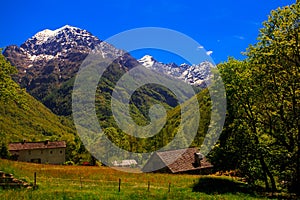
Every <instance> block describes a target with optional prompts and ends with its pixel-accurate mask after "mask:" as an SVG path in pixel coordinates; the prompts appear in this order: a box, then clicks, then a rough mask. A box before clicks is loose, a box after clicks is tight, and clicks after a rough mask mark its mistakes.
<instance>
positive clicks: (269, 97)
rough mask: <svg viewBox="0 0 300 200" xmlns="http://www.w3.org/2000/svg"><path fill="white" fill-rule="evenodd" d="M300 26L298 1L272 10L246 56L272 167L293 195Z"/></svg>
mask: <svg viewBox="0 0 300 200" xmlns="http://www.w3.org/2000/svg"><path fill="white" fill-rule="evenodd" d="M299 23H300V3H299V2H297V3H296V4H293V5H291V6H286V7H284V8H279V9H277V10H274V11H272V12H271V15H270V16H269V18H268V20H267V21H266V22H265V23H264V28H262V29H261V30H260V35H259V37H258V43H257V44H255V45H253V46H250V48H249V50H248V53H247V55H248V56H249V63H250V65H251V68H252V69H253V71H254V72H253V79H254V80H255V82H256V85H258V87H257V92H258V93H259V94H260V95H259V97H260V98H259V99H257V101H260V103H259V104H258V106H257V107H256V110H257V117H258V118H259V119H260V121H259V123H260V125H261V126H262V127H263V128H264V131H265V134H266V135H267V137H268V139H269V140H271V141H272V142H271V143H270V144H269V147H270V152H271V155H272V156H273V157H274V159H273V162H272V165H273V166H274V167H276V171H277V172H278V175H280V174H284V176H283V177H280V178H281V179H283V180H285V181H290V190H291V191H294V192H297V189H296V188H297V186H299V185H300V168H299V167H300V137H299V132H300V73H299V70H300V43H299V41H300V36H299V33H300V27H299V25H300V24H299ZM289 179H290V180H289Z"/></svg>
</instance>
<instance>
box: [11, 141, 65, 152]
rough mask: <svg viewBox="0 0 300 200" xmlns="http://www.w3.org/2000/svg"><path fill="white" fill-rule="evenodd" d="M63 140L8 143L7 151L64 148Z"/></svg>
mask: <svg viewBox="0 0 300 200" xmlns="http://www.w3.org/2000/svg"><path fill="white" fill-rule="evenodd" d="M66 146H67V145H66V142H65V141H54V142H50V141H44V142H15V143H10V144H8V150H9V151H18V150H31V149H56V148H66Z"/></svg>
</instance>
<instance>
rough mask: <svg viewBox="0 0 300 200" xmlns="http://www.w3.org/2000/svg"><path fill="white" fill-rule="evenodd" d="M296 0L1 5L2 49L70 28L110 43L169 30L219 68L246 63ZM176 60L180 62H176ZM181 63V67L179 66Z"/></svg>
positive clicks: (169, 58) (127, 0)
mask: <svg viewBox="0 0 300 200" xmlns="http://www.w3.org/2000/svg"><path fill="white" fill-rule="evenodd" d="M294 2H295V1H292V0H265V1H238V0H235V1H233V0H227V1H224V0H212V1H201V0H191V1H186V0H185V1H184V0H182V1H179V0H164V1H158V0H153V1H149V0H148V1H143V0H123V1H122V0H104V1H87V0H86V1H62V0H60V1H56V0H54V1H19V0H16V1H4V2H2V3H1V8H0V11H1V20H0V27H1V31H0V47H5V46H7V45H11V44H17V45H20V44H22V43H23V42H24V41H25V40H26V39H28V38H29V37H31V36H33V35H34V34H35V33H36V32H38V31H41V30H43V29H46V28H48V29H51V30H54V29H57V28H59V27H61V26H64V25H66V24H69V25H72V26H76V27H79V28H83V29H86V30H88V31H89V32H91V33H92V34H94V35H95V36H97V37H98V38H100V39H102V40H105V39H107V38H109V37H110V36H113V35H114V34H117V33H119V32H122V31H125V30H128V29H133V28H139V27H149V26H150V27H164V28H169V29H173V30H176V31H179V32H182V33H184V34H186V35H188V36H190V37H192V38H193V39H195V40H196V41H197V42H198V43H200V44H201V45H202V46H204V47H205V49H206V50H207V51H213V53H212V54H211V56H212V58H213V59H214V61H215V62H216V63H219V62H222V61H226V60H227V58H228V56H233V57H235V58H237V59H243V56H242V55H241V52H243V51H245V50H246V48H247V47H248V45H249V44H254V43H255V42H256V38H257V36H258V32H259V29H260V28H261V27H262V22H263V21H265V20H266V19H267V16H268V15H269V13H270V11H271V10H272V9H276V8H278V7H282V6H285V5H290V4H292V3H294ZM145 53H151V54H152V55H154V57H155V58H156V59H157V60H159V61H162V62H166V63H167V62H171V61H175V62H177V63H178V62H181V61H180V59H179V58H174V57H172V56H170V55H168V54H165V53H163V52H160V51H151V50H147V51H139V52H133V55H134V56H135V57H140V56H142V55H143V54H145ZM172 59H174V60H172ZM178 64H179V63H178Z"/></svg>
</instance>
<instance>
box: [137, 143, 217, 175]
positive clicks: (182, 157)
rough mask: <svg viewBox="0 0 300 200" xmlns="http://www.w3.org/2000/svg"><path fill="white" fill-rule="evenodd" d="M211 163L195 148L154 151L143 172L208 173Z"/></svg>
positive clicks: (210, 169)
mask: <svg viewBox="0 0 300 200" xmlns="http://www.w3.org/2000/svg"><path fill="white" fill-rule="evenodd" d="M212 168H213V165H212V164H211V163H210V162H209V161H208V160H207V159H206V158H205V157H204V156H203V155H202V154H201V153H200V152H199V150H198V149H197V148H187V149H178V150H171V151H163V152H154V153H153V154H152V155H151V157H150V159H149V160H148V162H147V163H146V164H145V166H144V167H143V169H142V171H143V172H159V173H173V174H175V173H186V174H210V173H211V171H212Z"/></svg>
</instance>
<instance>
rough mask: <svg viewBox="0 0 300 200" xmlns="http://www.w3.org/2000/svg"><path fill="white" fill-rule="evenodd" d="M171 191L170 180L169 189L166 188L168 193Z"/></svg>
mask: <svg viewBox="0 0 300 200" xmlns="http://www.w3.org/2000/svg"><path fill="white" fill-rule="evenodd" d="M170 191H171V182H169V190H168V193H170Z"/></svg>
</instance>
